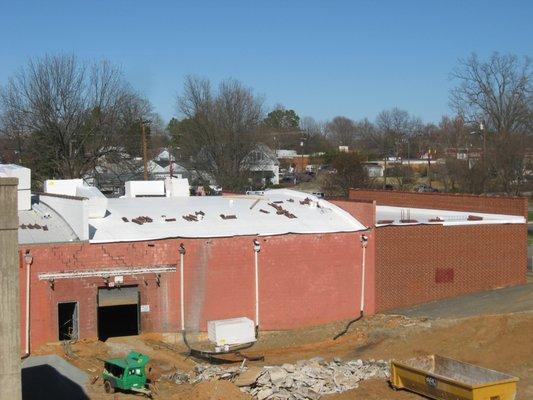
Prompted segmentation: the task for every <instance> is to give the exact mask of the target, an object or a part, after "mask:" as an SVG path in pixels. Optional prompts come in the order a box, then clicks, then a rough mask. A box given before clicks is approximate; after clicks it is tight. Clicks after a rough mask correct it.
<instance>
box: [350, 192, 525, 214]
mask: <svg viewBox="0 0 533 400" xmlns="http://www.w3.org/2000/svg"><path fill="white" fill-rule="evenodd" d="M349 198H350V199H351V200H366V201H368V200H374V201H376V204H377V205H384V206H396V207H413V208H431V209H439V210H452V211H470V212H482V213H489V214H490V213H493V214H507V215H521V216H524V217H525V218H526V219H527V214H528V199H527V198H526V197H504V196H476V195H469V194H452V193H418V192H401V191H395V190H377V189H350V194H349Z"/></svg>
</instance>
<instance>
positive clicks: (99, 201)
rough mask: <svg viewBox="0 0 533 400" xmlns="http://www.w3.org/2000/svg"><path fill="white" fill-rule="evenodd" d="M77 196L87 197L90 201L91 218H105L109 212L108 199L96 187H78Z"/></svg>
mask: <svg viewBox="0 0 533 400" xmlns="http://www.w3.org/2000/svg"><path fill="white" fill-rule="evenodd" d="M76 196H79V197H86V198H88V199H89V201H88V209H89V218H104V217H105V214H106V212H107V197H105V196H104V195H103V193H102V192H100V190H98V188H96V187H94V186H78V187H77V188H76Z"/></svg>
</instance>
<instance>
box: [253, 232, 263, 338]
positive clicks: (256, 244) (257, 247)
mask: <svg viewBox="0 0 533 400" xmlns="http://www.w3.org/2000/svg"><path fill="white" fill-rule="evenodd" d="M253 244H254V259H255V333H256V336H257V333H258V331H259V257H258V255H259V252H260V251H261V245H260V244H259V241H258V240H257V239H255V240H254V241H253Z"/></svg>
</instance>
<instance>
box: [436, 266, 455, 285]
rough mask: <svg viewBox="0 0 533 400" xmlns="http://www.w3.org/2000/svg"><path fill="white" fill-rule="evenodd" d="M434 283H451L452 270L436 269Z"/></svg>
mask: <svg viewBox="0 0 533 400" xmlns="http://www.w3.org/2000/svg"><path fill="white" fill-rule="evenodd" d="M435 283H453V268H437V271H436V272H435Z"/></svg>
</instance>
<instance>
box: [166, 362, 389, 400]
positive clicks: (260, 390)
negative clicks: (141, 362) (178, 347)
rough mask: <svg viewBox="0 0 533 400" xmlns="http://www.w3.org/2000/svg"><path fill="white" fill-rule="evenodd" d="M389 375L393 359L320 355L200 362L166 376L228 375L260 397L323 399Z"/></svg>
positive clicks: (188, 379)
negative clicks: (289, 360)
mask: <svg viewBox="0 0 533 400" xmlns="http://www.w3.org/2000/svg"><path fill="white" fill-rule="evenodd" d="M388 377H389V363H388V362H387V361H384V360H378V361H375V360H368V361H364V360H353V361H347V362H344V361H342V360H340V359H337V358H335V359H333V361H331V362H326V361H324V360H323V359H322V358H320V357H316V358H312V359H310V360H304V361H298V362H297V363H296V364H283V365H281V366H266V367H263V368H262V369H261V368H258V367H253V366H252V367H249V368H248V367H245V366H238V367H232V368H222V367H219V366H211V365H204V364H200V365H197V366H196V367H195V368H194V370H193V371H192V373H185V372H181V371H177V372H175V373H173V374H171V375H168V376H167V377H166V378H167V379H169V380H171V381H174V382H175V383H178V384H180V383H191V384H194V383H197V382H201V381H206V380H219V379H227V380H231V381H233V382H234V383H235V384H236V385H237V386H240V387H241V390H242V391H243V392H246V393H249V394H250V395H252V396H253V397H254V398H256V399H258V400H270V399H272V400H300V399H311V400H314V399H319V398H320V397H321V396H322V395H326V394H333V393H341V392H344V391H346V390H350V389H355V388H357V387H358V384H359V382H360V381H363V380H367V379H372V378H381V379H385V378H388Z"/></svg>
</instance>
